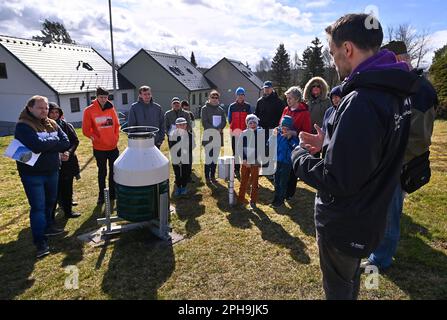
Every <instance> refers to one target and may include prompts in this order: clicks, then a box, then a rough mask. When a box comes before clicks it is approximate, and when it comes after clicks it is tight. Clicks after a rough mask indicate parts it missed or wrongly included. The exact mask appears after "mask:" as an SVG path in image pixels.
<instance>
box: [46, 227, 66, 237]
mask: <svg viewBox="0 0 447 320" xmlns="http://www.w3.org/2000/svg"><path fill="white" fill-rule="evenodd" d="M61 233H64V229H59V228H56V227H54V226H51V227H49V228H47V230H45V235H46V236H47V237H51V236H57V235H60V234H61Z"/></svg>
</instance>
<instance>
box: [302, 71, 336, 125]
mask: <svg viewBox="0 0 447 320" xmlns="http://www.w3.org/2000/svg"><path fill="white" fill-rule="evenodd" d="M328 93H329V86H328V84H327V82H326V81H325V80H324V79H323V78H321V77H314V78H312V79H310V80H309V82H308V83H307V84H306V86H305V88H304V100H305V102H306V104H307V105H308V106H309V112H310V119H311V122H312V133H316V129H315V128H314V125H315V124H317V125H318V126H319V127H320V128H321V127H322V126H323V118H324V114H325V113H326V110H327V109H328V108H329V107H331V101H330V100H329V98H328Z"/></svg>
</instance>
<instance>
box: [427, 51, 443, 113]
mask: <svg viewBox="0 0 447 320" xmlns="http://www.w3.org/2000/svg"><path fill="white" fill-rule="evenodd" d="M430 76H431V78H432V80H433V86H434V87H435V89H436V91H437V93H438V98H439V106H438V108H437V115H438V117H440V118H444V119H446V118H447V45H445V46H444V47H443V48H441V49H439V50H437V51H436V52H435V57H434V58H433V63H432V65H431V68H430Z"/></svg>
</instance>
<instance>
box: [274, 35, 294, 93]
mask: <svg viewBox="0 0 447 320" xmlns="http://www.w3.org/2000/svg"><path fill="white" fill-rule="evenodd" d="M272 80H273V82H274V85H275V87H276V90H277V92H278V95H279V96H280V97H281V96H282V95H283V94H284V92H285V91H286V90H287V89H288V87H289V86H290V57H289V54H288V53H287V51H286V49H285V48H284V44H282V43H281V44H280V45H279V47H278V49H277V50H276V55H275V57H274V58H273V61H272Z"/></svg>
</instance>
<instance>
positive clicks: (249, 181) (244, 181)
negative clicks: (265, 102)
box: [236, 114, 262, 209]
mask: <svg viewBox="0 0 447 320" xmlns="http://www.w3.org/2000/svg"><path fill="white" fill-rule="evenodd" d="M245 121H246V123H247V129H246V130H244V131H243V132H242V134H241V135H240V137H239V140H238V144H237V148H236V151H240V150H242V154H239V153H240V152H236V156H239V158H241V159H240V160H242V161H241V162H242V166H241V185H240V187H239V194H238V202H239V204H241V205H246V204H248V201H247V200H246V199H245V193H246V191H247V188H248V187H249V186H250V185H251V192H250V207H251V209H255V208H256V202H257V200H258V189H259V168H260V163H259V162H258V134H259V132H260V131H262V129H261V128H258V124H259V119H258V117H257V116H256V115H254V114H250V115H248V116H247V118H246V119H245Z"/></svg>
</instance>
